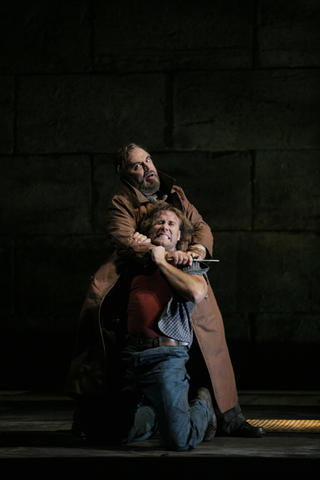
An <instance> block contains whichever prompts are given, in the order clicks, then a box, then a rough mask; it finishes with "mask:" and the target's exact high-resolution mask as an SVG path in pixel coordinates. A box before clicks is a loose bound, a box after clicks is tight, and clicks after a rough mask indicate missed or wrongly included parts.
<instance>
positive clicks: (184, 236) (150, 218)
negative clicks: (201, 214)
mask: <svg viewBox="0 0 320 480" xmlns="http://www.w3.org/2000/svg"><path fill="white" fill-rule="evenodd" d="M166 211H170V212H173V213H175V214H176V215H177V217H178V219H179V230H180V232H181V237H180V240H179V242H178V243H177V246H176V248H177V250H179V248H180V246H181V243H182V242H188V243H190V242H191V238H192V234H193V226H192V224H191V223H190V222H189V220H188V219H187V217H186V216H185V215H184V214H183V213H182V212H181V210H179V209H178V208H176V207H174V206H173V205H171V204H170V203H167V202H164V201H162V200H159V201H158V202H157V203H155V204H154V206H153V208H152V209H151V210H150V211H149V212H148V213H147V214H146V215H145V216H144V217H143V219H142V220H141V222H140V225H139V232H140V233H142V234H143V235H146V236H149V234H150V231H151V228H152V227H153V226H154V225H155V224H156V222H157V220H158V218H159V216H160V214H161V213H162V212H166Z"/></svg>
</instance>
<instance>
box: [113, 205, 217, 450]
mask: <svg viewBox="0 0 320 480" xmlns="http://www.w3.org/2000/svg"><path fill="white" fill-rule="evenodd" d="M139 232H141V233H142V234H144V235H145V236H146V237H145V242H150V262H149V263H148V264H147V266H144V267H143V268H141V269H139V270H136V271H135V273H134V274H132V279H131V281H130V289H129V301H128V307H127V333H128V335H127V345H126V347H125V349H124V352H123V362H124V366H125V383H124V388H123V390H122V402H123V403H122V409H121V410H122V414H123V417H122V420H123V423H122V426H123V427H124V430H125V428H128V425H132V424H134V427H132V429H131V431H130V432H129V434H128V436H127V437H126V438H127V441H131V440H133V439H136V437H137V436H138V431H140V432H141V431H142V430H143V429H141V428H139V427H141V421H142V422H143V421H144V420H143V419H144V418H145V421H146V422H148V421H150V418H151V419H152V418H153V419H154V420H155V422H156V425H157V429H158V430H159V433H160V440H161V443H162V444H163V445H164V446H165V447H166V448H168V449H170V450H178V451H184V450H188V449H190V448H194V447H195V446H196V445H197V444H199V443H200V442H201V441H202V440H206V441H208V440H211V439H212V438H213V437H214V435H215V431H216V418H215V414H214V409H213V406H212V400H211V396H210V393H209V391H208V390H207V389H206V388H200V389H199V390H198V392H197V396H196V398H195V399H193V400H192V401H191V402H190V403H189V399H188V392H189V377H188V374H187V371H186V362H187V361H188V358H189V356H188V350H189V348H190V346H191V343H192V337H193V332H192V323H191V315H192V313H193V312H194V309H195V305H196V304H197V303H199V302H201V301H202V300H204V299H205V297H206V295H207V278H206V272H207V270H208V268H207V266H206V265H204V264H203V263H201V262H198V261H193V258H192V256H191V255H190V254H187V253H186V252H183V251H180V250H177V246H178V244H179V241H180V240H185V239H186V237H187V236H188V235H190V234H191V233H192V226H191V224H190V222H189V221H188V220H187V219H186V217H185V216H184V215H183V214H182V213H181V212H180V211H179V210H178V209H176V208H175V207H173V206H171V205H168V204H166V203H165V202H158V203H157V204H155V207H154V209H153V210H152V211H151V212H150V213H149V214H147V215H146V216H145V217H144V219H143V221H142V224H141V225H140V229H139ZM147 237H148V239H147ZM140 241H141V239H140ZM141 398H142V399H143V400H142V404H141V403H140V405H141V406H140V407H139V408H138V410H137V408H136V407H137V404H138V403H139V402H141ZM143 411H145V412H149V413H150V412H151V415H149V417H148V413H147V414H146V416H144V415H143ZM134 416H135V420H134ZM137 418H138V420H137ZM148 418H149V419H148ZM139 419H140V420H139ZM139 422H140V425H139ZM151 423H152V420H151ZM152 428H154V425H152ZM151 430H152V429H151Z"/></svg>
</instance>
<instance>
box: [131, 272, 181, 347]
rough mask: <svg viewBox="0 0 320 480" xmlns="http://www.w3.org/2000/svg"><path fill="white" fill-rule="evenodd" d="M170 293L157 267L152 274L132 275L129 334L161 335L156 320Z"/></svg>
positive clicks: (147, 336) (149, 336)
mask: <svg viewBox="0 0 320 480" xmlns="http://www.w3.org/2000/svg"><path fill="white" fill-rule="evenodd" d="M172 294H173V290H172V288H171V286H170V284H169V283H168V281H167V280H166V279H165V278H164V277H163V276H162V274H161V272H160V270H159V269H157V270H156V271H155V272H154V273H153V274H152V275H137V276H136V277H134V278H133V280H132V283H131V289H130V295H129V302H128V309H127V329H128V333H129V335H132V336H134V337H143V338H152V337H159V336H162V335H163V334H162V333H161V332H160V330H159V329H158V328H157V322H158V320H159V318H160V315H161V313H162V312H163V310H164V309H165V307H166V306H167V304H168V302H169V300H170V298H171V297H172Z"/></svg>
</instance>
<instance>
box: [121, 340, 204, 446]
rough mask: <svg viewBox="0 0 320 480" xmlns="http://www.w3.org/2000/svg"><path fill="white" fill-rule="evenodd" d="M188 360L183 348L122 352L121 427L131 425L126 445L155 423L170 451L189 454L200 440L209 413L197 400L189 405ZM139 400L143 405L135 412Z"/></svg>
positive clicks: (149, 429) (161, 438) (127, 350)
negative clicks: (123, 383)
mask: <svg viewBox="0 0 320 480" xmlns="http://www.w3.org/2000/svg"><path fill="white" fill-rule="evenodd" d="M188 359H189V355H188V352H187V348H186V347H156V348H149V349H146V350H140V349H138V348H136V347H133V346H128V347H126V348H125V350H124V352H123V361H124V365H125V386H124V388H123V390H122V399H123V402H124V403H123V404H122V412H123V416H122V417H123V421H124V426H126V427H128V426H129V425H130V426H132V425H133V427H132V428H131V430H130V431H129V433H128V434H127V436H126V440H127V441H131V440H134V439H135V438H136V437H137V436H139V435H141V434H143V433H146V434H147V432H148V431H152V429H153V428H154V422H155V421H156V423H157V427H158V429H159V433H160V441H161V443H162V444H163V445H164V446H165V447H166V448H168V449H170V450H178V451H184V450H188V449H190V448H194V447H195V446H196V445H197V444H198V443H200V442H201V441H202V440H203V437H204V434H205V432H206V429H207V427H208V423H209V418H210V411H209V409H208V407H207V406H206V404H205V403H204V402H203V401H202V400H200V399H196V400H193V401H192V402H191V403H190V404H189V401H188V392H189V376H188V374H187V372H186V368H185V364H186V362H187V361H188ZM142 397H143V398H144V399H145V402H146V405H145V406H141V407H140V408H139V409H138V410H137V404H138V403H139V402H140V401H141V398H142ZM127 432H128V430H127Z"/></svg>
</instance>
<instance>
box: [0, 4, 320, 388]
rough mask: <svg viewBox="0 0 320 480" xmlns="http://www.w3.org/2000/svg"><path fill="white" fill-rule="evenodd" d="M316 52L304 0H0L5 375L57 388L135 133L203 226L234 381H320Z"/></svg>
mask: <svg viewBox="0 0 320 480" xmlns="http://www.w3.org/2000/svg"><path fill="white" fill-rule="evenodd" d="M319 53H320V2H319V1H318V0H258V1H249V0H244V1H236V0H215V1H214V0H211V1H208V0H206V1H205V0H195V1H191V0H183V1H180V0H178V1H161V2H160V1H156V0H155V1H154V0H152V1H151V0H139V1H133V0H117V1H114V0H113V1H107V0H93V1H89V0H88V1H85V0H46V1H43V0H30V1H17V0H12V1H10V2H5V5H2V6H1V15H0V108H1V116H0V139H1V141H0V192H1V210H0V218H1V235H0V267H1V327H0V351H1V376H2V381H1V386H0V388H1V389H2V390H3V389H37V390H41V389H51V390H60V389H61V388H62V386H63V384H64V380H65V376H66V374H67V370H68V367H69V362H70V358H71V353H72V349H73V345H74V341H75V334H76V328H77V323H78V315H79V312H80V309H81V306H82V302H83V299H84V296H85V294H86V290H87V287H88V283H89V279H90V276H91V275H92V274H93V273H94V272H95V271H96V270H97V268H98V267H99V265H100V264H101V263H102V262H104V261H105V260H106V259H107V258H108V256H109V255H110V252H111V249H110V245H109V243H108V241H107V237H106V213H107V203H108V201H109V199H110V198H111V196H112V194H113V193H115V192H116V191H117V189H118V186H119V184H118V179H117V178H116V177H115V176H114V174H113V170H112V166H111V164H110V160H111V158H112V153H113V152H114V151H116V150H117V149H118V148H120V147H121V146H122V145H123V144H125V143H127V142H131V141H133V142H136V143H138V144H142V145H144V146H145V147H146V148H147V149H148V150H149V151H150V152H151V153H152V154H153V157H154V161H155V163H156V166H157V167H158V169H159V170H162V171H165V172H167V173H169V174H170V175H172V176H173V177H175V178H176V179H177V184H178V185H180V186H182V187H183V188H184V190H185V192H186V194H187V196H188V197H189V199H190V201H191V202H192V203H194V205H195V206H196V207H197V208H198V210H199V211H200V212H201V214H202V215H203V217H204V219H205V220H206V221H207V222H208V223H209V225H210V227H211V228H212V231H213V233H214V236H215V257H216V258H218V259H219V260H220V263H219V264H217V265H214V266H213V267H212V268H211V272H210V279H211V283H212V286H213V289H214V291H215V293H216V297H217V301H218V304H219V306H220V309H221V311H222V314H223V317H224V320H225V327H226V334H227V339H228V343H229V347H230V353H231V357H232V361H233V364H234V368H235V373H236V378H237V383H238V388H239V389H257V390H268V389H270V390H317V389H319V387H320V385H319V373H320V372H319V363H320V362H319V361H320V358H319V357H320V355H319V349H320V291H319V287H320V258H319V257H320V255H319V252H320V239H319V226H320V203H319V200H320V198H319V197H320V182H319V180H320V162H319V160H320V159H319V152H320V128H319V127H320V70H319V67H320V54H319Z"/></svg>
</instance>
